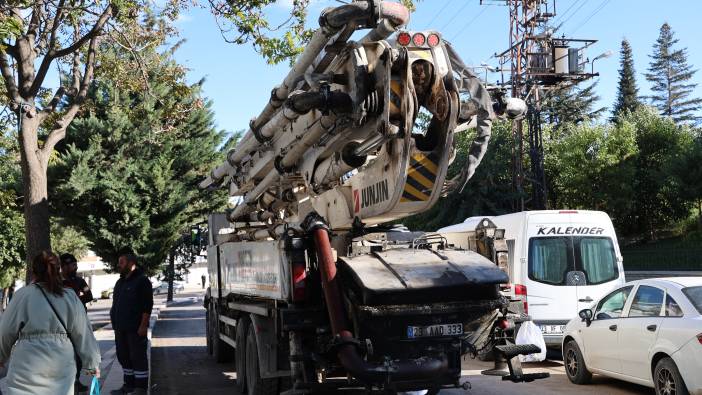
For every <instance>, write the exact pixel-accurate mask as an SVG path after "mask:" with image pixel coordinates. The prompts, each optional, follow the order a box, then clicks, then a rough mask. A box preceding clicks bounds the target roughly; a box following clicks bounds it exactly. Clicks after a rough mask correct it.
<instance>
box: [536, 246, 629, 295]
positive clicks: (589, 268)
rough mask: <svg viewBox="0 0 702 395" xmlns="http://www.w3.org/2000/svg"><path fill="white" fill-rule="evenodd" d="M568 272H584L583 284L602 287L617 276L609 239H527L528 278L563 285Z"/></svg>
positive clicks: (615, 260) (615, 262)
mask: <svg viewBox="0 0 702 395" xmlns="http://www.w3.org/2000/svg"><path fill="white" fill-rule="evenodd" d="M571 271H580V272H583V273H585V281H586V285H594V284H602V283H605V282H608V281H612V280H614V279H616V278H617V277H619V270H618V269H617V258H616V255H615V253H614V244H613V243H612V239H610V238H609V237H587V236H583V237H580V236H575V237H532V238H531V239H530V240H529V278H530V279H532V280H534V281H539V282H542V283H546V284H551V285H566V284H567V278H568V273H569V272H571ZM583 285H585V284H583Z"/></svg>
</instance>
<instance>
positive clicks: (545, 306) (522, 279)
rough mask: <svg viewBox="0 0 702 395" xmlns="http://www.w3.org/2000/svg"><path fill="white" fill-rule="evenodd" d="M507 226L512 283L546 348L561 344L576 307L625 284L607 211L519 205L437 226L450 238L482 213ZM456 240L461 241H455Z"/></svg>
mask: <svg viewBox="0 0 702 395" xmlns="http://www.w3.org/2000/svg"><path fill="white" fill-rule="evenodd" d="M484 218H487V219H489V220H491V221H492V222H493V223H494V224H495V225H496V226H497V227H498V228H501V229H504V230H505V236H504V237H505V239H506V240H507V248H508V252H509V265H508V267H509V278H510V281H511V282H512V284H511V287H509V289H507V290H506V291H505V293H507V294H509V295H510V296H513V297H515V298H517V299H521V300H523V301H524V307H525V310H527V312H528V314H529V315H530V316H531V318H532V320H533V321H534V323H536V324H537V325H539V327H540V328H541V331H542V332H543V334H544V339H545V340H546V345H547V346H548V347H549V348H551V347H552V348H560V347H561V341H562V337H563V330H564V328H565V325H566V324H567V323H568V321H569V320H570V319H571V318H573V317H577V315H578V312H579V311H580V310H582V309H585V308H588V307H590V305H591V304H592V303H593V302H594V301H595V300H598V299H599V298H600V297H602V296H604V295H605V294H606V293H608V292H609V291H611V290H613V289H614V288H616V287H618V286H620V285H622V284H624V282H625V280H624V269H623V267H622V255H621V252H620V251H619V244H618V243H617V236H616V234H615V232H614V226H613V225H612V221H611V220H610V218H609V216H608V215H607V214H606V213H603V212H600V211H584V210H543V211H523V212H519V213H514V214H507V215H500V216H494V217H470V218H468V219H466V220H465V221H464V222H463V223H460V224H456V225H452V226H448V227H445V228H442V229H439V230H438V231H437V232H438V233H441V234H443V235H445V236H446V237H447V239H448V240H449V242H451V240H460V239H461V237H460V234H461V233H464V232H468V231H472V230H475V227H476V224H477V223H478V222H479V221H481V220H482V219H484ZM459 244H460V243H459Z"/></svg>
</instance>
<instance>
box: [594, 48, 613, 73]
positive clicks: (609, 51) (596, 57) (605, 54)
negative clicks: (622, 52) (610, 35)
mask: <svg viewBox="0 0 702 395" xmlns="http://www.w3.org/2000/svg"><path fill="white" fill-rule="evenodd" d="M612 55H614V51H612V50H611V49H610V50H608V51H607V52H603V53H601V54H599V55H597V56H595V57H594V58H593V59H592V62H590V74H595V61H596V60H597V59H604V58H608V57H610V56H612Z"/></svg>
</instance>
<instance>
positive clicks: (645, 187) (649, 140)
mask: <svg viewBox="0 0 702 395" xmlns="http://www.w3.org/2000/svg"><path fill="white" fill-rule="evenodd" d="M622 122H623V123H625V124H626V123H629V124H631V125H633V126H634V127H635V129H636V145H637V147H638V151H639V153H638V155H637V157H636V164H635V167H636V172H635V174H634V175H633V177H632V178H631V180H632V186H633V188H634V190H635V191H636V194H635V195H634V201H633V203H634V207H633V213H632V216H631V221H630V224H631V226H632V227H634V229H637V230H638V232H644V234H643V236H644V239H645V240H655V239H656V238H657V234H658V233H659V231H660V230H662V229H665V227H667V226H670V225H671V224H673V223H675V222H676V221H678V220H680V219H682V218H684V217H686V216H687V215H688V213H689V210H688V209H689V207H688V202H687V201H686V200H685V199H684V198H683V196H681V189H680V188H679V187H678V186H677V185H676V184H675V178H674V177H671V164H672V163H675V162H677V161H678V160H679V157H680V155H682V154H683V153H684V151H685V150H686V147H688V146H690V145H691V144H692V142H693V135H692V132H691V130H690V129H689V128H687V127H679V126H676V124H675V122H674V121H673V120H672V119H671V118H667V117H665V118H664V117H661V116H659V115H658V114H656V112H655V111H654V110H652V109H650V108H641V109H639V110H637V111H635V112H634V113H632V114H630V115H628V116H625V117H623V119H622Z"/></svg>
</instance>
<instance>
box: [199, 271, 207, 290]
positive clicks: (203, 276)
mask: <svg viewBox="0 0 702 395" xmlns="http://www.w3.org/2000/svg"><path fill="white" fill-rule="evenodd" d="M200 279H201V280H202V289H205V280H207V277H205V275H204V274H203V275H202V276H200Z"/></svg>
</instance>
